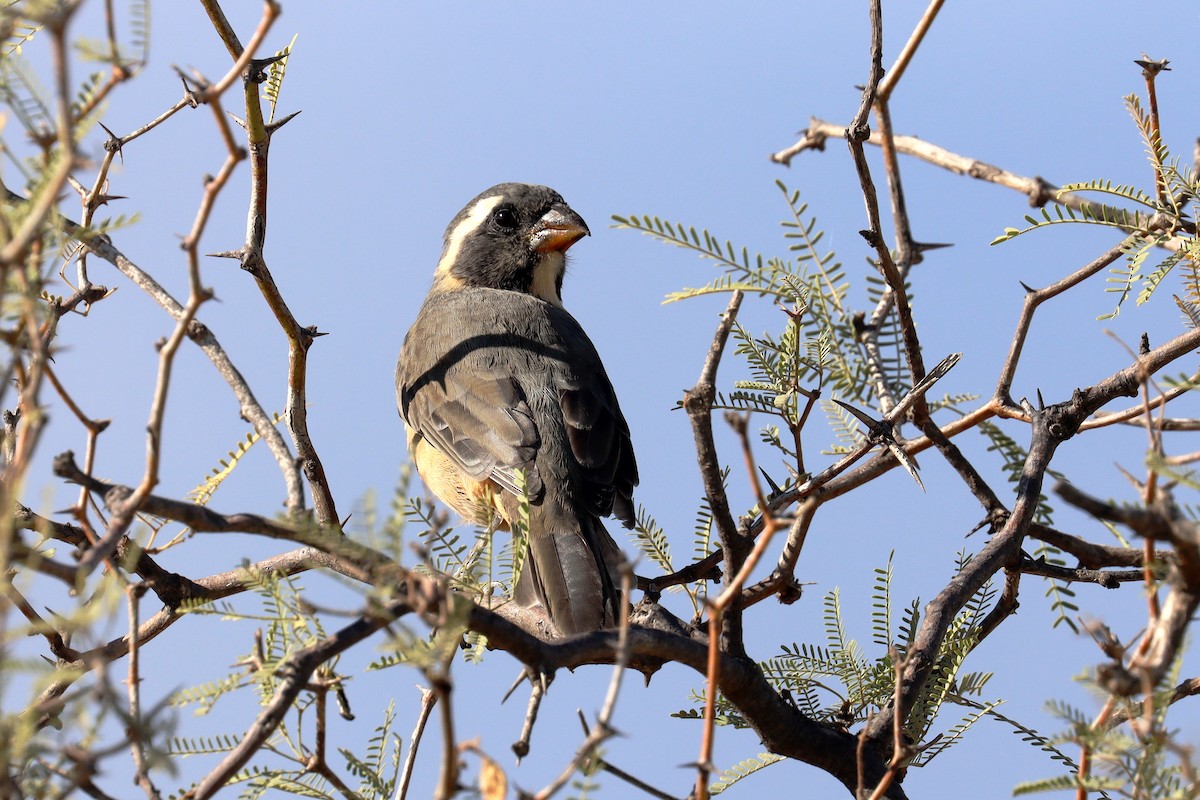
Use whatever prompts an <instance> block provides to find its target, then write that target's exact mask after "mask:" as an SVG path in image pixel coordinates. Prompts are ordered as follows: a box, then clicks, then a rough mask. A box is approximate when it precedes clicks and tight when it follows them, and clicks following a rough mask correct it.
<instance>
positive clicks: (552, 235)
mask: <svg viewBox="0 0 1200 800" xmlns="http://www.w3.org/2000/svg"><path fill="white" fill-rule="evenodd" d="M589 233H590V231H589V230H588V227H587V223H585V222H584V221H583V218H582V217H580V216H579V215H578V214H576V213H575V212H574V211H573V210H572V209H571V207H570V206H568V205H567V203H566V201H565V200H563V199H562V197H561V196H560V195H559V194H558V192H556V191H554V190H553V189H550V188H549V187H546V186H534V185H531V184H527V183H501V184H499V185H497V186H493V187H492V188H490V189H488V190H487V191H485V192H483V193H482V194H480V195H479V196H478V197H476V198H475V199H474V200H472V201H471V202H470V203H468V204H467V205H466V207H465V208H463V210H462V211H460V212H458V215H457V216H455V217H454V219H453V220H451V221H450V225H449V226H448V227H447V228H446V239H445V247H444V249H443V250H442V258H441V261H439V262H438V267H437V271H436V272H435V273H434V281H435V285H440V286H442V287H443V288H449V287H453V286H482V287H487V288H490V289H507V290H509V291H515V292H525V293H527V294H532V295H534V296H536V297H539V298H541V299H542V300H545V301H546V302H548V303H553V304H554V305H557V306H561V305H562V280H563V273H564V272H565V271H566V265H567V261H566V252H567V248H569V247H570V246H571V245H573V244H575V242H577V241H579V240H580V239H582V238H583V237H584V236H587V235H588V234H589Z"/></svg>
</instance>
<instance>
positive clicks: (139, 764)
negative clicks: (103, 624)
mask: <svg viewBox="0 0 1200 800" xmlns="http://www.w3.org/2000/svg"><path fill="white" fill-rule="evenodd" d="M142 591H143V590H142V589H141V587H139V586H134V585H130V586H127V587H126V588H125V597H126V599H127V600H128V608H129V677H128V678H127V680H126V682H127V683H128V687H127V689H128V692H129V720H130V726H129V746H130V749H131V750H132V753H133V765H134V768H135V769H136V774H135V776H134V782H135V783H137V784H138V786H141V787H142V791H144V792H145V793H146V796H147V797H149V798H152V800H157V798H158V797H159V796H160V795H159V793H158V789H157V788H156V787H155V786H154V783H153V781H151V780H150V771H149V764H148V763H147V762H146V748H145V742H144V736H145V726H144V722H143V720H142V701H141V684H142V676H141V667H140V664H139V659H138V655H139V652H140V650H141V645H140V643H139V642H138V639H137V629H138V600H139V598H140V596H141V593H142Z"/></svg>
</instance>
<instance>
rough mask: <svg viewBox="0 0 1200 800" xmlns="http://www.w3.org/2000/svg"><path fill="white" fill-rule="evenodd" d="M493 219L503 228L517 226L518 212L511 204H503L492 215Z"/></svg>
mask: <svg viewBox="0 0 1200 800" xmlns="http://www.w3.org/2000/svg"><path fill="white" fill-rule="evenodd" d="M492 221H493V222H495V223H496V225H497V226H498V227H501V228H515V227H517V212H516V211H514V210H513V209H512V207H511V206H502V207H500V208H498V209H496V213H495V214H493V215H492Z"/></svg>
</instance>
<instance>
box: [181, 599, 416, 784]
mask: <svg viewBox="0 0 1200 800" xmlns="http://www.w3.org/2000/svg"><path fill="white" fill-rule="evenodd" d="M405 608H406V606H405V605H404V604H403V603H402V602H394V603H391V604H389V605H388V606H387V607H386V608H380V609H379V610H378V614H377V615H375V616H371V617H365V616H364V617H360V618H359V619H357V620H355V621H354V622H352V623H350V624H349V625H347V626H345V627H344V628H342V629H341V630H340V631H338V632H337V633H335V634H333V635H331V636H327V637H325V638H324V639H322V640H321V641H319V642H316V643H314V644H311V645H309V646H308V647H305V648H304V649H302V650H298V651H296V652H295V653H293V654H292V655H291V656H290V657H289V658H288V659H287V660H286V661H284V662H283V663H282V664H281V665H280V666H279V673H280V675H281V680H280V681H279V686H278V688H277V689H276V690H275V694H274V696H273V697H272V698H271V699H270V700H269V701H268V702H267V704H266V705H265V706H264V707H263V710H262V711H261V712H260V713H259V715H258V718H257V719H256V720H255V721H254V723H253V724H252V725H251V726H250V727H249V728H248V729H247V730H246V732H245V733H244V734H243V735H242V737H241V738H240V739H239V740H238V744H237V746H236V747H234V748H233V749H232V750H230V751H229V753H228V754H227V755H226V756H225V757H224V758H223V759H221V763H219V764H218V765H217V766H216V767H215V768H213V770H212V771H211V772H209V773H208V774H207V775H205V776H204V777H203V778H202V779H201V780H200V782H199V783H198V784H196V786H195V788H193V789H192V792H191V795H190V797H191V798H192V799H193V800H206V798H209V797H212V796H213V795H215V794H216V793H217V792H218V791H219V790H220V789H221V788H223V787H224V786H225V785H226V784H227V783H228V782H229V779H230V778H232V777H233V776H234V775H236V774H237V772H238V771H239V770H241V769H242V768H243V767H244V766H245V765H246V764H247V762H249V760H250V758H251V757H252V756H253V755H254V754H255V753H257V752H258V750H259V749H260V748H261V747H262V745H263V743H264V742H266V741H267V739H268V738H269V737H270V736H271V734H273V733H274V732H275V730H276V729H277V728H278V727H279V724H280V723H281V722H282V721H283V718H284V715H285V714H286V713H287V712H288V710H289V709H290V708H291V707H292V705H293V704H294V703H295V702H296V698H297V697H299V695H300V692H302V691H303V690H304V689H305V687H306V686H307V685H308V681H309V679H310V678H311V677H312V674H313V672H315V671H316V669H317V668H318V667H320V666H321V665H322V664H324V663H325V662H326V661H328V660H329V659H330V658H333V657H334V656H336V655H338V654H339V653H342V652H344V651H345V650H347V649H348V648H350V647H352V646H353V645H355V644H358V643H359V642H361V641H362V640H364V639H366V638H367V637H368V636H371V635H372V634H373V633H375V632H376V631H377V630H379V629H380V628H382V627H384V626H385V625H387V624H388V623H389V622H391V620H392V618H393V616H394V615H395V614H398V613H403V611H404V609H405Z"/></svg>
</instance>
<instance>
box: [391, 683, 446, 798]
mask: <svg viewBox="0 0 1200 800" xmlns="http://www.w3.org/2000/svg"><path fill="white" fill-rule="evenodd" d="M417 689H418V690H419V691H420V692H421V710H420V711H418V712H417V723H416V725H414V726H413V732H412V737H411V738H410V739H409V744H408V755H406V756H405V757H404V768H403V770H402V771H401V773H400V782H399V783H398V785H397V786H396V800H405V798H407V797H408V784H409V782H410V781H411V780H412V774H413V767H414V766H415V765H416V763H417V748H418V747H420V745H421V737H422V736H423V735H424V734H425V723H426V722H428V721H429V714H430V713H431V712H432V711H433V707H434V706H435V705H437V695H436V694H435V693H434V692H432V691H430V690H429V689H426V688H425V687H423V686H418V687H417Z"/></svg>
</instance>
